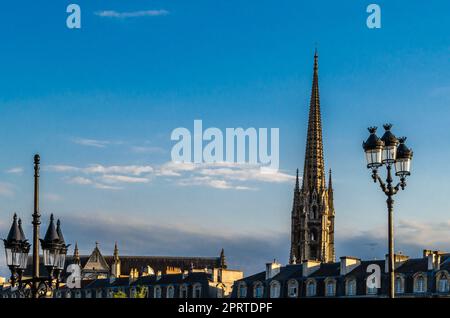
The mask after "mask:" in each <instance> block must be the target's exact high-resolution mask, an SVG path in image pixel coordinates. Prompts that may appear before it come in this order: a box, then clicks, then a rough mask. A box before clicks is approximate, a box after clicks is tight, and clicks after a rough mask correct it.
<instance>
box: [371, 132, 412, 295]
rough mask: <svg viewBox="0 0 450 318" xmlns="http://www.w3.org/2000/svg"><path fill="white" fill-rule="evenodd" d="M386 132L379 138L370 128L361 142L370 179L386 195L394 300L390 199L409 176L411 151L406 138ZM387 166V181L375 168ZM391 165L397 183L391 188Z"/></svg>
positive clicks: (390, 273) (391, 199) (391, 284)
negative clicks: (367, 135) (366, 136)
mask: <svg viewBox="0 0 450 318" xmlns="http://www.w3.org/2000/svg"><path fill="white" fill-rule="evenodd" d="M383 127H384V129H385V133H384V135H383V136H382V137H381V138H378V137H377V135H376V131H377V127H369V128H368V130H369V132H370V135H369V138H367V140H366V141H365V142H363V148H364V152H365V153H366V160H367V168H368V169H371V170H372V179H373V181H374V182H375V183H376V182H377V181H378V183H379V184H380V187H381V190H382V191H383V192H384V194H385V195H386V196H387V199H386V203H387V208H388V245H389V264H388V269H389V288H388V294H389V297H390V298H394V297H395V274H394V271H395V269H394V268H395V260H394V215H393V213H394V212H393V209H394V199H393V196H394V195H395V194H397V192H398V191H399V190H400V189H402V190H404V189H405V187H406V177H407V176H409V175H410V169H411V159H412V155H413V152H412V151H411V150H410V149H408V147H407V146H406V145H405V140H406V137H402V138H399V139H397V138H396V137H395V136H394V134H393V133H392V132H391V128H392V125H391V124H385V125H383ZM382 165H385V166H386V172H387V176H386V181H385V182H384V181H383V180H382V179H381V177H380V176H379V175H378V168H380V167H381V166H382ZM392 166H394V167H395V175H396V176H398V177H399V178H400V182H399V183H398V184H397V185H396V186H393V181H394V180H393V178H392Z"/></svg>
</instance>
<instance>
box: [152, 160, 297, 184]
mask: <svg viewBox="0 0 450 318" xmlns="http://www.w3.org/2000/svg"><path fill="white" fill-rule="evenodd" d="M155 171H156V172H155V173H156V175H159V176H166V177H175V178H176V177H178V178H180V179H179V180H178V181H177V184H178V185H182V186H192V185H194V186H208V187H212V188H216V189H235V190H254V189H255V187H252V186H249V185H248V184H247V183H249V182H253V183H254V182H264V183H284V182H292V181H293V180H294V179H295V177H294V176H291V175H288V174H286V173H282V172H279V171H271V172H267V171H264V170H263V171H262V170H261V167H260V166H259V165H250V164H236V163H227V162H220V163H213V164H206V163H202V164H193V163H174V162H168V163H166V164H164V165H162V166H160V167H159V168H157V169H155Z"/></svg>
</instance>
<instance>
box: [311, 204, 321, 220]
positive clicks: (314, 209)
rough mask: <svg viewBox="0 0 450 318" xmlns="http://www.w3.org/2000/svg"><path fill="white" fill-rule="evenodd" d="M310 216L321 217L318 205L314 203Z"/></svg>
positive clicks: (314, 218)
mask: <svg viewBox="0 0 450 318" xmlns="http://www.w3.org/2000/svg"><path fill="white" fill-rule="evenodd" d="M310 218H311V219H312V220H317V219H318V218H319V215H318V213H317V205H313V206H312V209H311V214H310Z"/></svg>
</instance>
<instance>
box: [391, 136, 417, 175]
mask: <svg viewBox="0 0 450 318" xmlns="http://www.w3.org/2000/svg"><path fill="white" fill-rule="evenodd" d="M399 141H400V145H399V146H398V148H397V158H396V160H395V175H397V176H399V177H405V176H409V175H410V174H411V159H412V156H413V152H412V150H411V149H409V148H408V147H407V146H406V145H405V141H406V137H402V138H399Z"/></svg>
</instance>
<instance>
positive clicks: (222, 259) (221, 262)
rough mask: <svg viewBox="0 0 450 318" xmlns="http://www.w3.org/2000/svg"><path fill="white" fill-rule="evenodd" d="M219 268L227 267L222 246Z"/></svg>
mask: <svg viewBox="0 0 450 318" xmlns="http://www.w3.org/2000/svg"><path fill="white" fill-rule="evenodd" d="M220 268H227V261H226V258H225V250H224V249H223V248H222V250H221V251H220Z"/></svg>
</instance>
